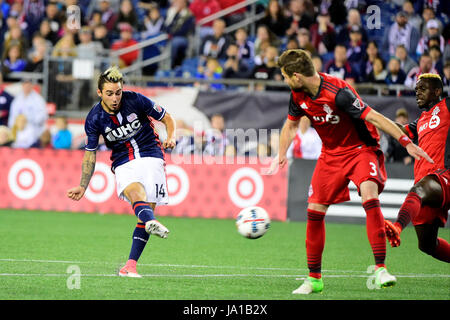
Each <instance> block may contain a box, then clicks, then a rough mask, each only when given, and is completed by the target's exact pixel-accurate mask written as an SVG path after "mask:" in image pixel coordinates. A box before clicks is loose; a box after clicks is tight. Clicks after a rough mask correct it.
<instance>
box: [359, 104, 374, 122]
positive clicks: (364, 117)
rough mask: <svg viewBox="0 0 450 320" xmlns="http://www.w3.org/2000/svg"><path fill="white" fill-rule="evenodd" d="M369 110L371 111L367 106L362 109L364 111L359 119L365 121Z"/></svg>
mask: <svg viewBox="0 0 450 320" xmlns="http://www.w3.org/2000/svg"><path fill="white" fill-rule="evenodd" d="M371 110H372V108H371V107H369V106H367V107H366V108H365V109H364V111H363V112H362V113H361V116H360V118H361V119H363V120H365V119H366V117H367V114H368V113H369V112H370V111H371Z"/></svg>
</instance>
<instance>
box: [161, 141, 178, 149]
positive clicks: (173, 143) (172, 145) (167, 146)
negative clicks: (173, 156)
mask: <svg viewBox="0 0 450 320" xmlns="http://www.w3.org/2000/svg"><path fill="white" fill-rule="evenodd" d="M176 144H177V142H176V141H175V139H167V140H166V141H164V143H163V148H164V149H173V148H175V146H176Z"/></svg>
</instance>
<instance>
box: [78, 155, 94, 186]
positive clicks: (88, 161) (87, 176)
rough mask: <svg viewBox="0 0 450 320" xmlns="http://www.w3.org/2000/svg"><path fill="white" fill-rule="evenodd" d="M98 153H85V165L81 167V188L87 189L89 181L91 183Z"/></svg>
mask: <svg viewBox="0 0 450 320" xmlns="http://www.w3.org/2000/svg"><path fill="white" fill-rule="evenodd" d="M95 156H96V151H85V153H84V158H83V164H82V166H81V171H82V174H81V182H80V186H81V187H83V188H85V189H86V188H87V186H88V185H89V181H91V177H92V175H93V174H94V169H95V158H96V157H95Z"/></svg>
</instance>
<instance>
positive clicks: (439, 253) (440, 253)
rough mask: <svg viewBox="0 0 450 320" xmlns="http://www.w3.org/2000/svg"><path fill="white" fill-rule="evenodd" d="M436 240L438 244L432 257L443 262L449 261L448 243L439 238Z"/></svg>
mask: <svg viewBox="0 0 450 320" xmlns="http://www.w3.org/2000/svg"><path fill="white" fill-rule="evenodd" d="M437 240H438V244H437V246H436V249H435V250H434V254H433V257H434V258H436V259H438V260H441V261H444V262H450V244H449V243H448V242H447V241H445V240H444V239H441V238H438V239H437Z"/></svg>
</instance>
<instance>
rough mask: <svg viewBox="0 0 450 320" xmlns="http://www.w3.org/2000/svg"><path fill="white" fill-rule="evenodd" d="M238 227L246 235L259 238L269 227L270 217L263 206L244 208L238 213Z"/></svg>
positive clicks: (250, 237)
mask: <svg viewBox="0 0 450 320" xmlns="http://www.w3.org/2000/svg"><path fill="white" fill-rule="evenodd" d="M236 227H237V229H238V232H239V233H240V234H241V235H243V236H244V237H246V238H249V239H258V238H260V237H262V236H263V235H264V234H265V233H266V232H267V230H268V229H269V227H270V218H269V215H268V214H267V211H266V210H264V209H263V208H261V207H248V208H244V209H242V210H241V211H240V212H239V214H238V215H237V218H236Z"/></svg>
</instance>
